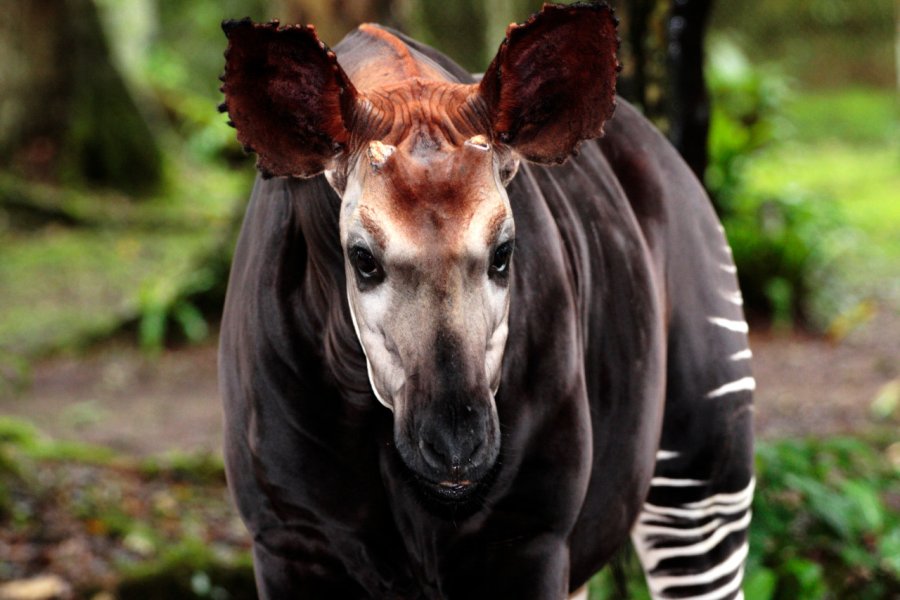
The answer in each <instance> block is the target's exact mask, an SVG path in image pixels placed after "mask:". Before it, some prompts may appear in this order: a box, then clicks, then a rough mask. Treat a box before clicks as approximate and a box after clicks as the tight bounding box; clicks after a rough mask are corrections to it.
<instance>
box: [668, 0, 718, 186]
mask: <svg viewBox="0 0 900 600" xmlns="http://www.w3.org/2000/svg"><path fill="white" fill-rule="evenodd" d="M711 8H712V0H674V2H673V3H672V13H671V15H670V16H669V28H668V29H669V44H668V69H667V71H668V73H669V102H668V112H669V139H670V140H671V141H672V143H673V144H674V145H675V147H676V148H678V151H679V152H681V156H683V157H684V159H685V161H687V163H688V165H689V166H690V167H691V169H692V170H693V171H694V174H695V175H697V177H698V178H699V179H700V181H703V177H704V175H705V173H706V164H707V138H708V136H709V95H708V94H707V89H706V80H705V79H704V78H703V41H704V37H705V33H706V23H707V20H708V18H709V12H710V9H711Z"/></svg>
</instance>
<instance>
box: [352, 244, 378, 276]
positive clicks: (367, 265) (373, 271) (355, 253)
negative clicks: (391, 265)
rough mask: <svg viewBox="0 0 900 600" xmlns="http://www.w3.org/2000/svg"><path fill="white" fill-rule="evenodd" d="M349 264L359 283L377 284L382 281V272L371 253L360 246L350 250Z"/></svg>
mask: <svg viewBox="0 0 900 600" xmlns="http://www.w3.org/2000/svg"><path fill="white" fill-rule="evenodd" d="M350 264H351V265H353V268H354V269H356V274H357V275H358V276H359V278H360V282H365V283H378V282H380V281H381V280H382V279H384V270H383V269H382V268H381V265H380V264H379V263H378V260H376V259H375V257H374V256H372V253H371V252H369V251H368V250H366V249H365V248H363V247H362V246H354V247H353V248H351V249H350Z"/></svg>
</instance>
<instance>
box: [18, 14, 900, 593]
mask: <svg viewBox="0 0 900 600" xmlns="http://www.w3.org/2000/svg"><path fill="white" fill-rule="evenodd" d="M539 4H540V3H539V2H538V1H537V0H498V1H494V2H490V3H488V2H483V1H479V0H456V1H453V0H218V1H215V0H195V1H192V2H182V1H179V0H45V1H44V2H40V3H37V2H32V1H31V0H4V10H3V11H0V307H2V309H0V408H2V406H3V404H2V403H3V402H12V401H14V400H15V399H16V398H18V397H19V396H20V395H21V394H22V392H23V391H24V390H27V388H28V386H29V384H30V377H31V373H32V368H33V366H34V365H35V364H37V363H39V362H40V361H41V360H43V359H45V358H46V357H48V356H57V355H59V354H61V353H67V354H70V355H74V356H78V355H79V354H80V353H82V352H85V351H88V350H89V349H91V348H96V347H97V346H98V345H103V344H108V343H109V340H110V339H115V340H117V343H124V344H128V345H135V346H139V347H140V348H142V349H143V352H145V353H146V354H148V355H150V356H160V355H161V354H163V353H165V352H166V351H167V349H169V348H172V347H173V345H179V344H184V343H193V342H203V341H204V340H210V339H214V337H215V331H216V326H217V322H218V318H219V311H220V308H221V303H222V299H223V296H224V289H225V284H226V279H227V272H228V266H229V262H230V255H231V250H232V247H233V244H234V241H235V236H236V233H237V229H238V227H239V224H240V219H241V217H242V214H243V209H244V206H245V202H246V198H247V196H248V192H249V189H250V186H251V184H252V178H253V176H254V170H253V159H252V157H246V156H244V155H243V153H242V152H241V151H240V149H239V147H238V145H237V143H236V141H235V138H234V132H233V130H232V129H230V128H228V127H227V126H226V124H225V121H226V119H225V117H223V116H222V115H219V114H218V113H217V112H216V110H215V106H216V104H217V103H218V102H219V101H220V100H221V98H220V93H219V92H218V85H219V82H218V79H217V77H218V75H219V74H220V72H221V70H222V66H223V59H222V51H223V50H224V46H225V39H224V36H223V35H222V33H221V30H220V28H219V23H220V22H221V20H222V19H225V18H236V17H243V16H246V15H249V16H251V17H253V18H255V19H257V20H267V19H270V18H275V17H278V18H280V19H281V20H282V21H283V22H285V23H288V22H312V23H315V24H316V25H317V26H318V28H319V31H320V35H321V37H322V39H323V40H324V41H326V42H327V43H329V44H335V43H336V42H337V41H338V40H339V39H340V38H341V37H342V35H343V34H344V33H346V32H347V31H349V30H350V29H351V28H352V27H353V26H355V25H356V24H358V23H359V22H362V21H377V22H380V23H383V24H387V25H391V26H393V27H396V28H399V29H401V30H403V31H405V32H407V33H409V34H410V35H412V36H413V37H415V38H418V39H420V40H423V41H425V42H427V43H429V44H432V45H434V46H436V47H438V48H439V49H442V50H444V51H445V52H447V53H448V54H449V55H450V56H451V57H453V58H455V59H456V60H458V61H459V62H460V63H461V64H463V65H464V66H466V67H467V68H469V69H471V70H472V71H476V72H477V71H481V70H483V69H484V68H485V67H486V65H487V64H488V62H489V60H490V59H491V58H492V57H493V55H494V53H495V51H496V48H497V45H498V44H499V42H500V40H501V39H502V37H503V32H504V29H505V28H506V26H507V24H508V23H509V22H511V21H515V20H518V21H521V20H523V19H524V17H525V16H526V15H527V14H529V13H530V12H532V11H534V10H536V9H537V8H538V7H539ZM613 4H614V5H616V7H617V10H618V12H619V15H620V16H621V17H622V25H621V27H620V31H621V35H622V42H623V43H622V62H623V65H624V68H623V71H622V77H621V80H620V92H621V93H622V94H623V95H625V96H626V97H627V98H629V99H630V100H632V101H633V102H635V103H636V104H638V106H639V107H640V108H641V109H642V110H643V111H644V112H645V114H647V115H648V116H649V117H650V118H651V119H653V120H654V121H655V122H656V123H657V125H658V126H659V127H660V128H661V129H662V130H663V131H664V132H667V133H668V134H669V135H670V137H671V138H672V140H673V142H674V143H676V145H677V146H678V147H679V149H681V150H682V151H683V153H684V154H685V156H686V158H687V159H688V160H689V162H690V164H691V165H692V166H693V167H694V169H695V171H696V172H697V173H698V174H699V175H701V176H702V177H703V179H704V182H705V184H706V186H707V189H708V190H709V191H710V194H711V195H712V197H713V200H714V202H715V205H716V208H717V210H718V211H719V214H720V216H721V217H722V219H723V222H724V224H725V227H726V230H727V233H728V236H729V239H730V241H731V244H732V247H733V251H734V255H735V260H736V261H737V263H738V267H739V274H740V278H741V287H742V289H743V292H744V297H745V300H746V302H747V306H746V308H747V310H748V313H749V314H750V316H751V317H752V322H753V324H754V327H756V328H757V329H764V328H772V329H773V330H775V331H785V332H790V331H794V332H796V331H798V330H800V331H803V332H806V333H807V334H809V333H811V334H813V335H817V336H826V337H827V338H828V339H831V340H834V341H835V343H837V342H839V341H840V340H841V339H843V338H844V337H845V336H847V335H848V334H849V333H850V332H852V331H853V330H854V329H855V328H857V327H859V326H862V325H865V323H866V322H868V321H869V320H870V319H871V318H872V316H873V314H875V313H876V312H879V311H880V312H882V313H885V312H886V313H887V314H889V315H891V316H892V317H891V318H893V319H894V320H897V319H900V266H898V265H900V201H898V200H900V193H898V191H900V124H898V123H900V121H898V95H897V93H898V92H897V90H898V77H900V75H898V68H900V67H898V64H897V60H898V59H897V56H898V54H900V40H898V38H897V36H898V33H897V31H898V27H900V14H898V11H900V8H898V7H897V6H895V4H894V3H893V1H892V0H869V1H867V2H855V1H853V0H794V1H792V2H783V1H780V0H756V1H751V0H728V1H727V2H725V1H724V0H722V1H720V2H718V3H715V2H712V3H711V2H710V1H709V0H700V1H698V0H674V1H673V2H669V1H668V0H619V1H618V2H613ZM679 36H681V37H679ZM678 39H681V40H682V41H684V43H683V44H680V45H678V44H674V43H673V40H678ZM692 40H694V41H695V42H696V41H697V40H700V41H702V42H703V45H702V46H699V48H703V47H705V49H706V58H705V63H704V65H705V80H706V86H707V89H706V91H704V88H703V86H702V85H700V84H699V83H698V82H697V81H696V80H695V78H694V77H695V76H696V73H694V74H692V72H691V64H690V60H691V57H692V56H694V55H695V54H697V52H698V49H697V48H693V49H692V47H691V43H692ZM675 46H677V48H678V49H680V50H678V52H673V48H674V47H675ZM692 53H693V54H692ZM698 56H699V55H698ZM679 57H680V58H679ZM679 60H682V61H686V63H687V64H682V63H679ZM697 64H698V65H699V64H700V63H697ZM707 116H708V117H709V119H708V122H707V119H706V117H707ZM707 127H708V137H707V135H706V134H705V131H706V128H707ZM707 140H708V143H705V142H706V141H707ZM897 355H898V356H900V341H898V342H897ZM890 369H896V366H889V369H888V370H890ZM891 373H893V377H895V378H896V377H898V374H897V372H896V371H891ZM891 385H893V387H891ZM898 397H900V379H894V381H893V383H892V384H890V385H887V386H885V388H884V390H883V393H882V394H881V395H880V396H879V398H878V399H877V400H876V404H875V406H874V410H876V411H877V412H878V413H879V414H880V415H882V416H884V417H885V419H886V421H885V423H886V428H881V429H879V428H875V429H873V430H872V431H864V432H858V434H857V435H856V436H854V437H853V438H838V439H802V440H795V439H794V440H792V439H787V440H771V441H765V442H763V443H762V444H761V446H760V449H759V452H758V461H759V464H758V466H759V483H758V489H759V493H758V497H757V500H756V504H755V508H754V511H755V525H754V533H753V540H752V541H753V545H752V548H751V555H752V556H751V560H750V564H749V566H748V584H747V589H746V597H747V598H748V599H768V598H778V599H782V598H783V599H798V598H803V599H805V598H851V597H852V598H896V597H900V516H898V515H900V485H898V479H900V478H898V465H900V446H898V443H897V442H898V440H897V435H896V427H897V425H898V420H897V419H898V414H900V409H898V407H897V404H898V402H900V400H898ZM210 410H218V407H211V408H210ZM74 418H86V419H90V418H94V417H92V416H91V415H90V414H86V415H82V416H81V417H77V416H76V417H74ZM223 482H224V478H223V475H222V471H221V463H220V462H219V459H218V458H216V457H214V456H212V457H211V456H205V455H204V456H194V455H184V454H177V453H176V454H171V453H170V454H166V455H164V456H154V457H151V458H146V457H134V456H123V455H121V454H116V453H112V452H110V451H107V450H103V449H99V448H96V447H92V446H86V445H83V444H78V443H69V442H61V441H58V440H53V439H49V438H47V437H46V436H45V435H43V434H41V433H40V432H38V431H36V430H35V429H34V427H33V426H31V425H30V424H28V423H27V422H24V421H21V420H13V419H5V420H2V421H0V530H3V531H5V532H8V533H5V534H4V535H3V536H0V582H3V581H6V580H13V579H16V580H20V579H23V578H26V577H29V576H33V575H41V574H43V575H48V574H49V575H50V576H51V577H50V579H44V580H41V582H42V583H43V585H44V586H45V587H44V589H43V591H44V593H45V595H43V596H40V595H33V596H27V595H25V596H16V597H46V598H51V597H67V595H69V596H71V595H72V594H74V597H107V596H102V594H103V593H113V594H115V595H117V596H118V597H123V598H173V597H195V598H244V597H252V594H253V592H252V582H251V577H252V575H251V573H250V570H249V566H248V565H249V563H248V557H247V541H246V539H245V536H243V533H242V532H241V530H240V526H239V524H236V521H235V519H234V515H233V514H232V513H230V509H229V508H228V505H227V500H226V496H225V493H224V491H223ZM47 519H54V520H55V521H54V523H55V524H48V523H47V522H45V521H46V520H47ZM73 532H80V535H81V536H82V537H78V535H76V533H73ZM41 539H44V540H51V542H52V541H54V540H55V541H59V539H73V540H80V541H78V542H73V544H75V545H74V546H73V547H70V548H68V550H67V551H68V552H69V554H65V551H59V548H58V546H59V544H57V546H54V548H56V550H54V552H57V551H59V552H62V554H63V558H62V559H60V558H59V557H58V556H57V555H53V556H51V557H50V558H48V556H47V554H46V551H45V550H35V547H37V546H35V544H31V545H29V544H28V543H26V542H33V541H34V540H41ZM85 540H87V541H85ZM48 543H49V542H48ZM78 544H82V545H81V546H79V545H78ZM38 546H39V544H38ZM23 548H31V551H33V552H32V554H29V553H28V552H26V551H25V550H23ZM64 550H65V549H64ZM42 552H43V554H42ZM59 552H57V554H59ZM23 553H24V554H23ZM69 555H71V556H69ZM87 555H90V556H94V557H96V556H101V555H102V556H103V557H105V558H104V559H103V560H99V559H98V560H99V562H98V564H96V565H93V566H92V567H91V568H86V567H83V564H82V562H80V559H81V558H83V557H84V556H87ZM66 557H68V558H66ZM66 560H69V562H68V563H67V562H66ZM60 565H62V566H60ZM66 565H69V566H68V567H66ZM53 577H56V579H54V578H53ZM41 582H39V583H41ZM54 585H56V586H57V587H56V588H54V587H53V586H54ZM3 590H4V588H0V597H6V596H3V593H5V592H3ZM48 590H49V591H48ZM54 590H55V591H54ZM626 590H627V591H626ZM594 591H595V592H596V594H597V595H596V597H610V598H612V597H635V598H643V597H646V590H645V588H644V587H642V584H641V582H640V577H639V572H638V570H637V569H636V564H635V562H634V559H633V557H629V556H623V557H622V558H621V560H620V561H619V562H618V563H617V565H616V567H615V568H614V569H611V570H609V571H608V572H606V573H605V574H604V575H601V576H600V577H598V578H597V580H596V581H595V586H594ZM6 592H9V589H6ZM10 593H12V592H10ZM19 593H25V592H21V590H19ZM33 593H37V592H33ZM54 594H55V595H54ZM96 594H100V596H95V595H96Z"/></svg>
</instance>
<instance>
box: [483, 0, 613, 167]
mask: <svg viewBox="0 0 900 600" xmlns="http://www.w3.org/2000/svg"><path fill="white" fill-rule="evenodd" d="M616 24H617V20H616V18H615V16H614V15H613V12H612V9H611V8H609V6H607V5H605V4H573V5H569V6H564V5H558V4H545V5H544V7H543V9H542V10H541V12H540V13H538V14H536V15H534V16H532V17H531V18H530V19H529V20H528V21H527V22H525V23H524V24H522V25H516V24H512V25H510V26H509V28H507V30H506V39H505V40H504V41H503V43H502V44H501V45H500V50H499V51H498V52H497V56H496V57H495V58H494V60H493V62H492V63H491V65H490V67H488V69H487V71H486V72H485V74H484V78H483V79H482V80H481V84H480V88H479V92H480V94H481V96H482V98H483V99H484V100H485V101H486V103H487V106H488V110H489V114H490V118H491V123H492V127H493V134H494V138H495V139H497V140H499V141H500V142H502V143H504V144H506V145H508V146H510V147H511V148H513V149H514V150H516V151H517V152H518V153H519V154H520V155H522V156H523V157H525V158H526V159H528V160H530V161H533V162H538V163H543V164H559V163H562V162H564V161H565V160H566V159H567V158H568V157H569V156H570V155H571V154H573V153H574V152H575V150H576V146H577V145H578V143H579V142H580V141H582V140H585V139H588V138H595V137H599V136H600V135H602V134H603V124H604V122H606V121H607V120H608V119H609V118H610V117H611V116H612V114H613V110H614V109H615V104H616V99H615V95H616V74H617V73H618V70H619V63H618V60H617V59H616V51H617V50H618V46H619V41H618V37H617V35H616Z"/></svg>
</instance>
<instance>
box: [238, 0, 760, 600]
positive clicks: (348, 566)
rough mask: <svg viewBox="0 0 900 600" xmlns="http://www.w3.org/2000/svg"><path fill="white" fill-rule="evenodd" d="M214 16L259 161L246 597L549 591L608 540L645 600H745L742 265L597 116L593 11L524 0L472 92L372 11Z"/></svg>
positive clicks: (607, 53)
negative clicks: (357, 19)
mask: <svg viewBox="0 0 900 600" xmlns="http://www.w3.org/2000/svg"><path fill="white" fill-rule="evenodd" d="M225 30H226V34H227V36H228V38H229V50H228V52H227V53H226V72H225V76H224V85H223V91H224V92H225V97H226V106H225V108H226V109H227V110H228V112H229V116H230V118H231V119H232V121H233V122H234V124H235V126H236V129H237V134H238V139H239V140H240V141H241V142H242V143H243V144H244V145H245V146H247V147H249V148H251V149H252V150H253V151H255V152H256V153H257V154H258V156H259V163H258V166H259V168H260V170H261V171H262V173H263V176H262V177H261V178H258V180H257V182H256V185H255V187H254V190H253V194H252V198H251V200H250V205H249V207H248V209H247V214H246V217H245V220H244V225H243V229H242V232H241V235H240V240H239V242H238V245H237V249H236V252H235V257H234V263H233V266H232V271H231V279H230V281H229V287H228V295H227V301H226V307H225V314H224V319H223V323H222V330H221V346H220V384H221V390H222V394H223V398H224V408H225V422H226V432H225V459H226V466H227V473H228V480H229V484H230V487H231V490H232V493H233V496H234V498H235V501H236V504H237V506H238V509H239V511H240V514H241V516H242V518H243V519H244V522H245V523H246V524H247V526H248V528H249V530H250V532H251V534H252V536H253V555H254V562H255V569H256V577H257V585H258V588H259V590H260V593H261V596H262V597H264V598H329V599H337V598H340V599H344V598H348V599H351V598H409V599H414V598H430V599H432V598H433V599H437V598H463V599H472V598H517V599H520V598H541V599H561V598H565V597H567V596H568V595H569V594H571V593H574V592H575V591H576V590H578V589H579V588H581V587H582V586H583V585H584V584H585V583H586V582H587V581H588V579H589V578H590V577H591V576H592V575H593V574H594V573H596V572H597V571H598V570H599V569H601V568H602V567H603V565H604V564H605V563H607V561H608V560H609V559H610V557H611V556H612V555H613V554H614V553H615V552H616V551H617V550H618V549H620V548H622V547H623V546H624V545H625V544H627V542H628V539H629V536H630V537H631V540H632V542H633V543H634V546H635V548H636V550H637V553H638V555H639V557H640V559H641V562H642V565H643V566H644V569H645V573H646V576H647V581H648V584H649V586H650V589H651V593H652V595H653V596H654V597H655V598H668V597H678V598H687V597H691V598H704V599H719V598H722V599H727V598H740V597H742V593H741V589H740V585H741V580H742V576H743V564H744V560H745V557H746V555H747V541H746V540H747V527H748V524H749V518H750V501H751V498H752V493H753V485H754V479H753V472H752V433H751V420H752V415H751V412H752V407H751V394H752V390H753V388H754V386H755V384H754V380H753V378H752V376H751V374H750V364H749V358H750V356H751V353H750V350H749V349H748V347H747V337H746V332H747V326H746V322H745V321H744V317H743V315H742V307H741V304H742V301H741V295H740V292H739V290H738V287H737V281H736V277H735V268H734V264H733V262H732V259H731V253H730V250H729V248H728V244H727V242H726V240H725V238H724V236H723V230H722V228H721V226H720V225H719V224H718V221H717V219H716V216H715V214H714V213H713V211H712V209H711V207H710V203H709V201H708V199H707V197H706V195H705V193H704V191H703V188H702V187H701V185H700V184H699V183H698V181H697V180H696V179H695V178H694V176H693V175H692V173H691V172H690V170H689V169H688V168H687V167H686V166H685V164H684V163H683V161H682V160H681V158H679V156H678V155H677V153H676V152H675V151H674V150H673V149H672V147H671V146H670V145H669V144H668V143H667V141H666V140H665V139H664V138H663V137H662V136H661V135H660V134H659V133H658V132H657V131H656V130H655V129H654V128H653V127H652V126H651V125H650V124H649V123H648V122H647V121H646V120H645V119H644V118H643V117H642V116H641V115H640V114H639V113H638V112H637V111H636V110H634V109H633V108H632V107H631V106H629V105H628V104H627V103H625V102H624V101H622V100H619V101H618V106H617V107H615V104H616V99H615V96H614V85H615V77H616V72H617V67H618V65H617V62H616V58H615V52H616V49H617V38H616V34H615V22H614V18H613V16H612V14H611V11H610V10H609V9H608V8H607V7H605V6H602V5H573V6H569V7H563V6H553V5H546V6H545V7H544V9H543V11H542V12H541V13H540V14H538V15H536V16H534V17H532V18H531V19H530V20H529V21H528V22H527V23H525V24H524V25H519V26H515V25H513V26H510V28H509V30H508V31H507V38H506V40H505V41H504V42H503V44H502V45H501V47H500V51H499V53H498V55H497V57H496V58H495V59H494V62H493V63H492V64H491V66H490V67H489V69H488V70H487V72H486V73H485V75H484V77H483V78H482V79H481V80H480V82H478V81H476V80H475V79H474V78H473V77H472V76H471V75H470V74H469V73H467V72H465V71H464V70H462V69H461V68H459V67H458V66H457V65H455V64H454V63H453V62H452V61H450V60H449V59H448V58H446V57H444V56H443V55H441V54H439V53H438V52H436V51H434V50H432V49H430V48H428V47H426V46H423V45H421V44H419V43H417V42H414V41H412V40H409V39H407V38H405V37H403V36H402V35H401V34H398V33H395V32H392V31H390V30H388V29H384V28H381V27H378V26H374V25H364V26H361V27H360V28H359V29H357V30H355V31H354V32H352V33H351V34H349V35H348V36H347V37H346V38H345V39H344V40H343V41H342V42H341V43H340V44H338V45H337V46H336V47H335V48H334V51H333V52H332V51H330V50H329V49H327V48H326V47H325V46H324V45H323V44H321V43H320V42H319V41H318V39H317V37H316V35H315V30H314V29H312V28H311V27H299V26H295V27H279V26H278V25H277V23H270V24H263V25H257V24H253V23H250V22H249V21H241V22H230V23H226V25H225ZM614 108H615V113H614V115H613V109H614ZM601 134H602V137H601ZM598 137H599V139H598V140H596V141H594V138H598ZM582 140H587V141H584V142H583V143H580V142H582ZM579 143H580V147H579ZM576 150H578V152H577V153H576ZM560 163H562V164H560ZM272 176H274V178H273V177H272Z"/></svg>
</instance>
